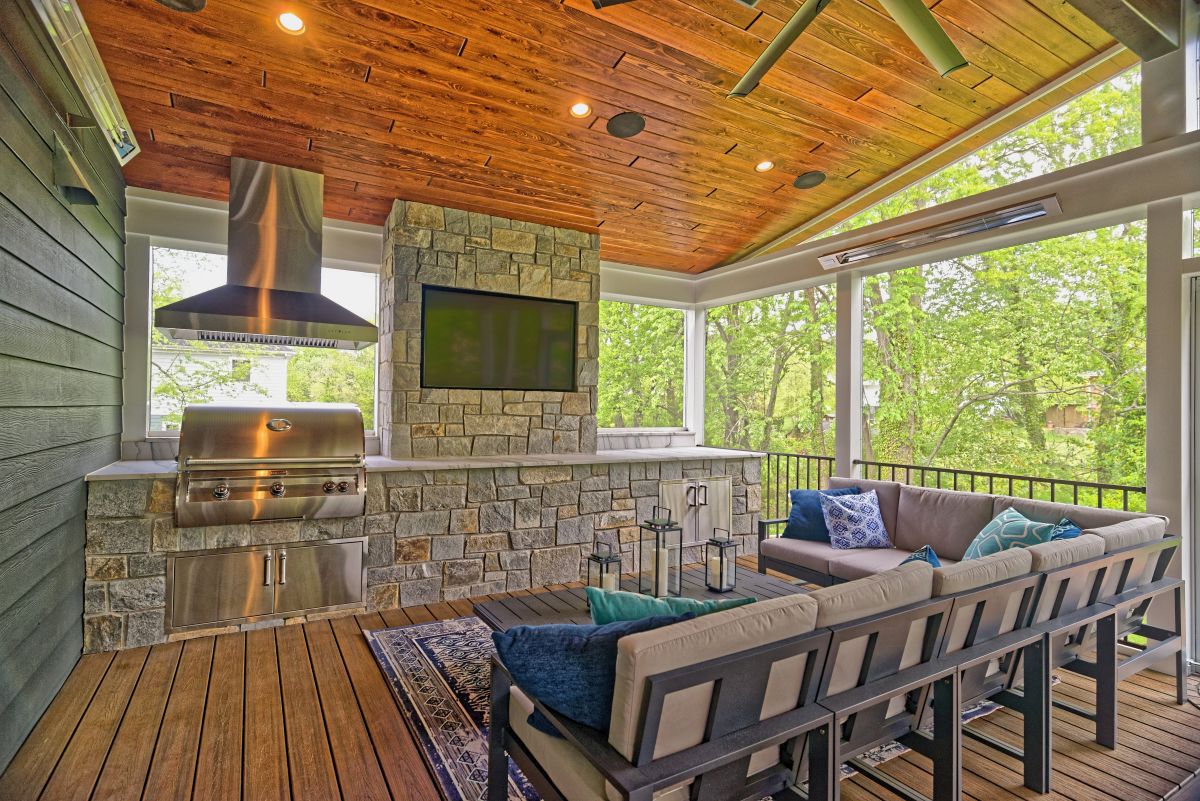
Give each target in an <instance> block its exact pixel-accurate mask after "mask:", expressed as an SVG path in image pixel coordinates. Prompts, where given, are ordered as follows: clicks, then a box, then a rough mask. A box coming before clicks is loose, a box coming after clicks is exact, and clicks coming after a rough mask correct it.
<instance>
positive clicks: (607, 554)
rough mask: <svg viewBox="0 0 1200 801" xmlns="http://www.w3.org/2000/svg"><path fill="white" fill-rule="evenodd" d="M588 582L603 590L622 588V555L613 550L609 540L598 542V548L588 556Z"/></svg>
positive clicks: (589, 584)
mask: <svg viewBox="0 0 1200 801" xmlns="http://www.w3.org/2000/svg"><path fill="white" fill-rule="evenodd" d="M587 563H588V564H587V583H588V586H589V587H599V588H600V589H602V590H617V589H620V588H621V555H620V554H618V553H614V552H613V547H612V546H611V545H609V544H608V543H607V542H598V543H596V550H595V551H593V552H592V554H591V555H590V556H588V558H587Z"/></svg>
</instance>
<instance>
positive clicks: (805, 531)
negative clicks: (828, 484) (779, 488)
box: [783, 487, 862, 542]
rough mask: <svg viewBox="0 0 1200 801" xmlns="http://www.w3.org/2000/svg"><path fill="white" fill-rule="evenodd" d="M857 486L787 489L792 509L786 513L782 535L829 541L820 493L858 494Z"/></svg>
mask: <svg viewBox="0 0 1200 801" xmlns="http://www.w3.org/2000/svg"><path fill="white" fill-rule="evenodd" d="M861 493H862V490H860V489H859V488H858V487H842V488H841V489H827V490H789V491H788V497H789V498H790V499H791V501H792V511H791V513H790V514H789V515H788V522H787V527H786V528H784V530H783V536H785V537H788V538H789V539H793V540H809V541H811V542H829V528H828V527H826V525H825V513H824V512H822V511H821V501H820V499H819V498H818V496H820V495H860V494H861Z"/></svg>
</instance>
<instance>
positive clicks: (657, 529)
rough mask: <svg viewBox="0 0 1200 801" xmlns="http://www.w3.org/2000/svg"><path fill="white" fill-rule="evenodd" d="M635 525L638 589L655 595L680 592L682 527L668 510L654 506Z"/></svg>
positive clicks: (662, 595) (662, 596)
mask: <svg viewBox="0 0 1200 801" xmlns="http://www.w3.org/2000/svg"><path fill="white" fill-rule="evenodd" d="M638 528H640V529H641V538H640V542H639V543H638V545H639V546H640V547H639V550H640V552H641V554H640V559H641V570H639V571H638V591H639V592H641V593H643V594H645V595H653V596H654V597H655V598H665V597H666V596H668V595H675V596H680V595H683V564H682V560H683V528H682V527H681V526H680V525H679V524H678V523H676V522H675V521H674V520H672V519H671V510H670V509H668V508H666V507H665V506H655V507H654V511H653V513H652V514H651V517H650V519H649V520H644V521H642V523H641V525H640V526H638Z"/></svg>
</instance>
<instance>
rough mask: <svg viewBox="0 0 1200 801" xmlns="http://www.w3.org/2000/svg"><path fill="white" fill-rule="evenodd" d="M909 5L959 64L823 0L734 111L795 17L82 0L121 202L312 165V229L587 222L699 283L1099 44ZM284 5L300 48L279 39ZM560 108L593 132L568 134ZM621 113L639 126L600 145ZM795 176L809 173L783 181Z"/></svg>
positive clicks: (1006, 14) (965, 12) (558, 7)
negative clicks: (111, 107)
mask: <svg viewBox="0 0 1200 801" xmlns="http://www.w3.org/2000/svg"><path fill="white" fill-rule="evenodd" d="M926 2H927V3H929V4H930V5H931V6H932V7H933V10H934V13H935V15H936V16H937V18H938V20H939V21H940V22H941V24H942V25H943V26H945V28H946V30H947V32H948V33H949V34H950V36H951V38H952V39H953V40H954V42H955V43H956V44H957V45H958V46H959V48H960V49H961V50H962V52H963V53H964V55H966V57H967V58H968V59H969V60H970V62H971V64H970V66H968V67H966V68H965V69H961V70H959V71H957V72H954V73H952V74H951V75H950V76H949V77H947V78H941V77H939V76H938V75H937V73H936V72H935V71H934V70H933V69H932V68H930V67H929V66H928V64H927V63H926V62H925V61H924V59H923V58H922V57H921V54H920V52H919V51H918V50H917V49H916V48H915V47H914V45H913V44H912V43H911V42H910V41H909V40H908V39H907V38H906V37H905V36H904V35H903V34H902V33H901V32H900V30H899V28H898V27H897V26H896V25H895V23H893V22H892V20H891V19H890V18H889V17H888V16H887V15H886V14H884V12H883V10H882V8H881V7H879V6H878V5H877V3H876V2H875V0H834V1H833V2H832V3H831V4H830V5H829V6H828V8H826V10H825V11H824V12H823V13H822V14H821V16H820V17H819V18H818V20H817V21H816V23H815V24H814V25H813V26H811V27H810V28H809V29H808V31H807V32H806V33H805V34H804V35H803V36H802V37H801V38H800V39H799V40H798V41H797V42H796V44H795V45H793V47H792V48H791V50H790V51H789V53H788V54H787V55H786V56H784V58H783V59H782V60H781V61H780V62H779V64H778V65H777V66H776V67H775V69H773V70H772V71H771V72H770V73H769V74H768V75H767V77H766V78H765V80H764V81H763V84H762V86H760V87H759V89H758V90H756V91H755V92H754V93H753V94H752V95H751V96H750V97H749V98H746V99H741V100H731V99H727V98H726V93H727V91H728V90H729V88H730V87H732V86H733V84H734V83H736V81H737V79H738V78H739V77H740V76H741V74H742V73H743V72H744V71H745V69H746V68H747V67H748V66H749V65H750V63H751V62H752V61H753V60H754V58H755V57H756V56H757V55H758V54H759V53H760V52H761V51H762V49H763V48H764V47H765V46H766V44H767V42H768V41H769V40H770V38H771V37H773V36H774V35H775V33H776V32H778V31H779V29H780V27H781V26H782V24H783V21H785V20H787V19H788V18H789V17H790V15H791V14H792V12H793V11H795V9H796V8H797V7H798V6H799V4H800V0H760V2H759V3H758V6H757V7H756V8H753V9H751V8H748V7H746V6H744V5H742V4H740V3H738V2H736V0H635V2H630V3H628V4H625V5H620V6H616V7H611V8H608V9H605V10H603V11H596V10H594V9H593V8H592V5H591V2H590V0H563V2H559V0H507V1H506V2H499V0H295V1H294V2H291V0H288V1H287V2H280V1H277V0H270V1H269V2H263V1H262V0H209V2H208V7H207V8H206V9H205V10H204V11H202V12H200V13H198V14H181V13H177V12H172V11H169V10H167V9H166V8H164V7H163V6H161V5H158V4H157V3H156V2H154V0H80V5H81V6H82V8H83V11H84V15H85V17H86V19H87V23H88V25H89V27H90V28H91V31H92V34H93V36H94V37H95V40H96V44H97V47H98V49H99V51H100V53H101V56H102V58H103V59H104V62H105V64H106V65H107V67H108V71H109V73H110V75H111V77H112V80H113V83H114V84H115V86H116V88H117V92H118V94H119V95H120V97H121V101H122V103H123V104H124V107H125V111H126V113H127V114H128V116H129V118H130V121H131V123H132V125H133V127H134V131H135V133H136V135H137V137H138V140H139V143H140V144H141V146H142V151H143V152H142V153H141V155H139V156H138V157H137V158H135V159H134V160H133V161H132V162H131V163H130V164H129V165H128V166H127V167H126V169H125V172H126V177H127V179H128V181H129V183H130V184H131V185H133V186H141V187H146V188H151V189H160V190H165V191H170V192H178V193H182V194H185V195H193V196H200V197H210V198H218V199H224V198H225V197H226V196H227V192H228V169H229V157H230V155H238V156H243V157H247V158H255V159H262V160H267V161H272V162H276V163H281V164H287V165H290V166H296V167H303V168H305V169H311V170H316V171H320V172H323V173H324V174H325V176H326V180H325V191H326V206H325V211H326V215H327V216H329V217H333V218H337V219H344V220H355V221H361V222H368V223H374V224H379V223H381V222H382V221H383V220H384V218H385V217H386V215H387V212H388V210H389V208H390V207H391V204H392V200H393V199H395V198H397V197H399V198H405V199H411V200H420V201H426V202H431V203H439V204H443V205H448V206H455V207H458V208H463V209H468V210H472V211H483V212H490V213H493V214H498V215H502V216H508V217H513V218H516V219H523V220H529V221H533V222H541V223H549V224H556V225H565V226H571V227H576V228H582V229H586V230H589V231H599V232H600V234H601V242H602V246H601V247H602V250H601V255H602V256H603V258H605V259H610V260H613V261H620V262H626V263H631V264H638V265H644V266H650V267H660V268H664V269H669V270H679V271H689V272H699V271H703V270H706V269H709V268H711V267H714V266H717V265H720V264H723V263H727V262H729V261H731V260H733V259H735V258H737V257H738V256H739V255H740V254H744V253H746V252H748V251H750V250H752V249H754V248H756V247H761V246H762V245H764V244H766V243H767V242H769V241H771V240H772V239H774V238H775V237H778V236H780V235H782V234H784V233H786V232H788V231H790V230H791V229H793V228H795V227H797V226H799V225H802V224H804V223H805V222H807V221H809V220H812V219H813V218H814V217H816V216H817V215H819V214H821V213H822V212H824V211H826V210H828V209H830V208H831V207H833V206H834V205H836V204H837V203H839V202H840V201H842V200H844V199H846V198H847V197H849V196H851V195H853V194H854V193H856V192H858V191H859V190H862V189H863V188H865V187H868V186H871V185H873V184H875V183H876V182H878V181H880V180H881V179H883V178H884V177H886V176H888V175H889V174H893V173H895V171H897V170H898V169H899V168H902V167H904V166H905V165H908V164H911V163H912V162H914V161H916V160H918V159H920V158H921V157H922V156H923V155H925V154H927V153H928V152H929V151H931V150H933V149H935V148H937V147H938V146H939V145H942V144H943V143H945V142H946V141H947V140H950V139H952V138H954V137H955V136H956V135H958V134H960V133H961V132H963V131H964V130H966V129H968V128H970V127H972V126H973V125H975V124H977V123H979V122H980V121H982V120H985V119H988V118H990V117H993V116H994V115H996V114H997V113H998V112H1002V111H1003V110H1004V109H1005V108H1006V107H1007V106H1009V105H1011V104H1012V103H1014V102H1016V101H1018V100H1020V99H1022V98H1024V97H1026V96H1027V95H1029V94H1031V93H1035V92H1037V91H1038V90H1039V88H1041V87H1043V86H1045V85H1046V84H1047V83H1048V82H1050V81H1053V80H1054V79H1055V78H1057V77H1059V76H1061V75H1063V74H1064V73H1067V72H1069V71H1071V70H1072V69H1074V68H1075V67H1077V66H1078V65H1080V64H1082V63H1084V62H1086V61H1088V60H1089V59H1092V58H1094V57H1095V56H1096V55H1097V54H1098V53H1101V52H1103V51H1105V50H1107V49H1109V48H1110V47H1111V46H1112V45H1113V44H1114V42H1113V39H1112V38H1111V37H1110V36H1109V35H1108V34H1107V33H1105V32H1104V31H1102V30H1101V29H1099V28H1098V27H1097V26H1096V25H1095V24H1093V23H1092V22H1090V21H1089V20H1088V19H1086V18H1085V17H1084V16H1083V15H1082V14H1080V13H1079V12H1077V11H1074V10H1073V9H1072V7H1071V6H1070V5H1068V4H1067V3H1066V2H1064V1H1063V0H987V2H984V0H938V1H937V2H933V0H926ZM285 10H290V11H294V12H295V13H297V14H299V15H300V16H301V17H302V18H303V19H304V21H305V23H306V25H307V29H306V32H305V33H304V34H302V35H299V36H290V35H287V34H285V33H283V32H282V31H281V30H280V29H279V28H278V27H277V25H276V24H275V16H276V14H278V13H279V12H281V11H285ZM1123 63H1125V64H1127V63H1128V59H1125V60H1124V62H1123ZM1117 66H1119V65H1118V64H1116V63H1115V62H1114V63H1113V64H1112V65H1110V67H1109V69H1108V70H1107V72H1108V73H1109V74H1111V73H1112V72H1115V71H1116V69H1117ZM1102 71H1103V70H1102ZM1093 77H1099V76H1093ZM578 101H586V102H588V103H590V104H591V106H592V109H593V113H592V115H590V116H588V117H587V118H585V119H576V118H574V117H572V116H571V115H570V114H569V113H568V108H569V107H570V106H571V105H572V104H573V103H575V102H578ZM625 110H632V111H636V112H639V113H640V114H642V115H644V116H645V118H646V129H645V131H643V132H642V133H641V134H639V135H637V136H636V137H634V138H631V139H617V138H615V137H612V136H610V135H608V134H607V133H606V132H605V123H606V122H607V120H608V119H609V118H610V117H611V116H613V115H614V114H617V113H619V112H621V111H625ZM1013 124H1016V123H1015V122H1014V123H1013ZM1002 127H1003V124H999V125H998V126H997V132H1002V130H1001V129H1002ZM976 146H978V144H976ZM763 160H770V161H773V162H774V163H775V165H776V167H775V169H774V170H772V171H770V172H766V173H758V172H756V171H755V169H754V165H755V164H757V163H758V162H760V161H763ZM809 170H821V171H824V172H825V173H827V174H828V175H829V180H828V181H826V182H825V183H824V184H822V185H821V186H819V187H817V188H815V189H809V190H797V189H795V188H793V187H792V185H791V183H792V181H793V180H794V179H795V177H796V176H797V175H799V174H801V173H804V172H807V171H809Z"/></svg>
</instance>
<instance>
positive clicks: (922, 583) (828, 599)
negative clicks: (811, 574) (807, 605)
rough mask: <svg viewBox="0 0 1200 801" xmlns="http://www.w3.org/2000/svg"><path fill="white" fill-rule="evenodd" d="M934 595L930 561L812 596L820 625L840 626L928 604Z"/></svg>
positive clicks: (855, 581)
mask: <svg viewBox="0 0 1200 801" xmlns="http://www.w3.org/2000/svg"><path fill="white" fill-rule="evenodd" d="M932 595H933V568H932V567H930V566H929V563H928V562H909V563H908V564H906V565H901V566H900V567H895V568H892V569H891V570H885V571H883V572H882V573H876V574H875V575H873V576H866V577H864V578H860V579H855V580H854V581H847V582H846V583H844V584H834V585H833V586H832V587H822V588H821V589H819V590H814V591H813V592H810V593H809V594H808V597H809V598H811V599H812V600H814V601H816V602H817V626H819V627H822V628H824V627H825V626H836V625H838V624H839V623H848V622H850V621H852V620H861V619H862V618H865V617H871V616H872V615H878V614H881V613H883V612H890V611H891V610H893V609H899V608H900V607H902V606H908V605H909V604H915V603H917V602H919V601H928V600H929V599H930V598H931V597H932Z"/></svg>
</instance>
